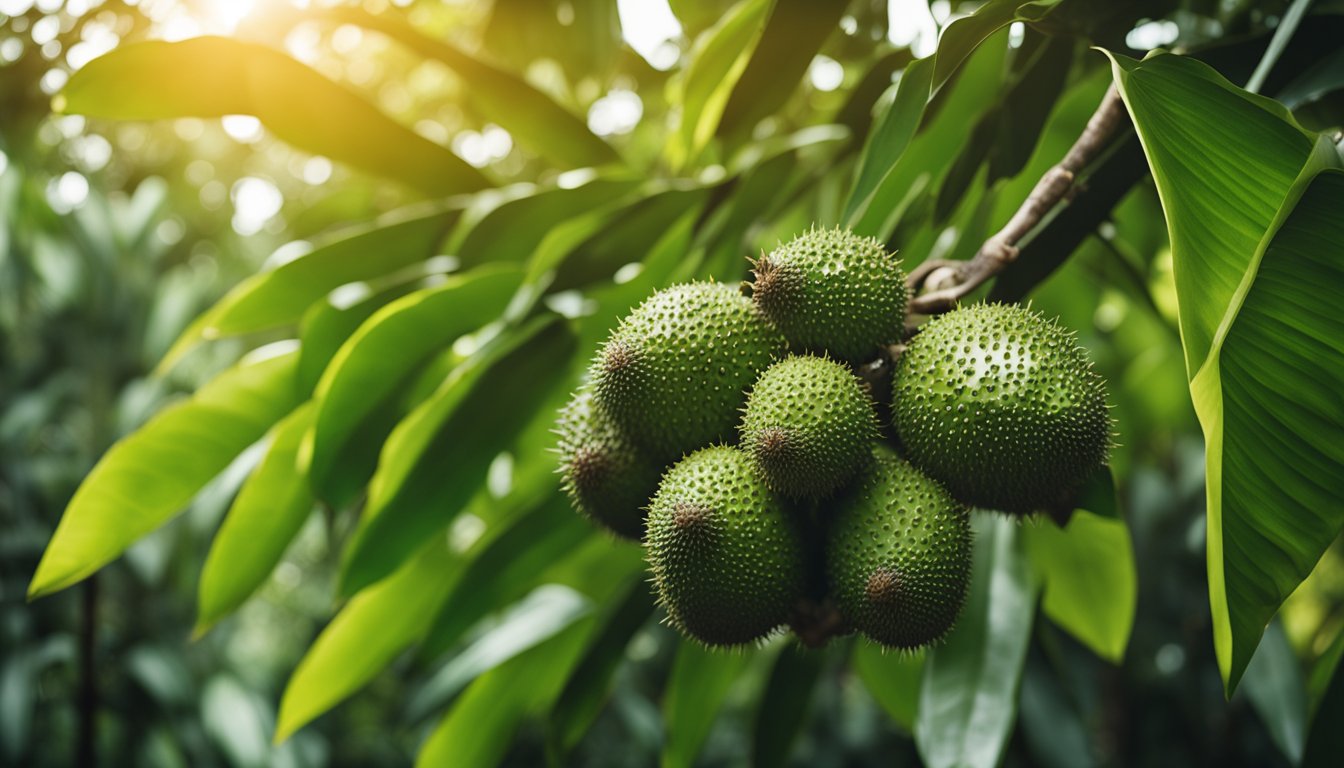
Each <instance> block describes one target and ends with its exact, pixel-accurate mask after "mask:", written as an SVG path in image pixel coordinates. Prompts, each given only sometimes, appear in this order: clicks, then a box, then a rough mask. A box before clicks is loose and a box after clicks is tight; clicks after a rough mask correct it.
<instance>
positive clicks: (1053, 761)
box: [1018, 650, 1098, 768]
mask: <svg viewBox="0 0 1344 768" xmlns="http://www.w3.org/2000/svg"><path fill="white" fill-rule="evenodd" d="M1060 677H1061V674H1060V673H1059V672H1056V671H1055V670H1054V669H1052V668H1051V667H1050V665H1049V663H1048V662H1047V661H1046V658H1045V654H1042V653H1040V652H1039V651H1035V650H1033V651H1032V652H1029V653H1028V654H1027V665H1026V669H1025V670H1024V672H1023V674H1022V693H1021V699H1022V701H1021V707H1020V712H1021V716H1020V719H1019V721H1018V725H1019V727H1020V732H1021V734H1022V736H1023V737H1024V738H1023V741H1025V742H1026V744H1027V747H1028V749H1029V750H1030V754H1031V764H1032V765H1035V766H1040V768H1093V767H1094V766H1096V765H1097V763H1098V761H1097V759H1096V757H1095V756H1094V755H1093V754H1092V752H1093V749H1092V746H1091V743H1090V739H1089V738H1088V731H1087V728H1086V726H1085V725H1084V722H1083V716H1082V713H1080V712H1079V711H1078V702H1077V701H1075V700H1073V697H1071V696H1070V695H1069V694H1070V691H1068V690H1065V687H1064V685H1063V684H1062V682H1061V680H1060Z"/></svg>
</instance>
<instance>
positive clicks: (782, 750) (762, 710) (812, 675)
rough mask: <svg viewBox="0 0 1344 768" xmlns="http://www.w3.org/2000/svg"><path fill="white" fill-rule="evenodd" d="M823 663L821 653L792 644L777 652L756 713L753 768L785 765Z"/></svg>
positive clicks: (805, 715)
mask: <svg viewBox="0 0 1344 768" xmlns="http://www.w3.org/2000/svg"><path fill="white" fill-rule="evenodd" d="M825 663H826V654H825V653H824V652H823V651H820V650H810V649H807V648H801V647H799V646H798V645H797V644H795V643H789V644H788V645H786V646H784V648H783V649H782V650H781V651H780V652H779V656H777V657H776V658H775V664H774V667H773V668H772V669H771V670H770V679H769V680H768V681H767V682H766V686H765V690H764V691H763V692H762V693H761V703H760V706H759V707H758V708H757V710H756V723H755V726H754V734H753V737H752V750H751V751H752V765H756V766H781V765H785V764H786V763H787V762H788V759H789V752H790V751H791V750H792V749H793V745H794V743H795V742H796V741H797V738H798V732H799V730H801V729H802V727H803V724H804V722H805V721H806V719H807V710H808V705H809V704H810V703H811V701H812V691H813V689H814V688H815V687H816V685H817V679H818V678H819V677H820V676H821V671H822V668H823V666H824V665H825Z"/></svg>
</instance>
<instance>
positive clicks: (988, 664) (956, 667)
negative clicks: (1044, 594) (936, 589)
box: [915, 516, 1037, 768]
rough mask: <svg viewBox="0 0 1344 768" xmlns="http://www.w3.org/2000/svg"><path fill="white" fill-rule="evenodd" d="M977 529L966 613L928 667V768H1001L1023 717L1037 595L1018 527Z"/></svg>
mask: <svg viewBox="0 0 1344 768" xmlns="http://www.w3.org/2000/svg"><path fill="white" fill-rule="evenodd" d="M975 523H976V525H975V534H976V536H975V538H976V543H975V563H974V565H973V567H972V570H971V585H970V594H969V595H968V596H967V598H966V606H965V608H963V609H962V612H961V618H959V619H958V620H957V625H956V626H955V627H954V628H953V629H952V631H951V633H949V634H948V636H947V639H946V640H945V641H944V642H943V643H942V644H941V645H938V646H936V647H934V648H932V649H930V650H929V651H928V652H927V653H926V657H925V662H924V681H923V685H922V686H921V688H920V697H919V712H918V714H917V715H916V717H915V745H916V746H918V747H919V754H920V756H921V757H923V758H924V762H925V764H927V765H928V766H929V768H953V767H954V766H955V768H994V766H996V765H998V763H999V760H1000V759H1001V757H1002V755H1003V750H1004V747H1005V746H1007V743H1008V734H1009V733H1010V732H1011V730H1012V726H1013V721H1014V720H1015V719H1016V716H1017V691H1018V684H1019V682H1020V681H1021V677H1022V664H1023V662H1024V661H1025V660H1026V655H1027V643H1028V641H1029V640H1030V638H1031V627H1032V623H1033V619H1034V614H1035V603H1036V591H1037V588H1036V584H1035V582H1034V580H1033V579H1032V575H1031V567H1030V564H1029V563H1028V561H1027V559H1026V557H1025V556H1024V553H1023V542H1022V540H1021V536H1020V531H1019V529H1018V527H1017V523H1016V522H1015V521H1012V520H1009V519H1007V518H1006V517H1003V516H994V517H977V519H976V520H975Z"/></svg>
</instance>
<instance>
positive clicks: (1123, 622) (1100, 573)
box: [1024, 509, 1138, 664]
mask: <svg viewBox="0 0 1344 768" xmlns="http://www.w3.org/2000/svg"><path fill="white" fill-rule="evenodd" d="M1024 533H1025V534H1026V536H1025V538H1026V546H1027V552H1028V557H1029V558H1030V560H1031V564H1032V567H1033V568H1034V569H1035V570H1036V573H1037V577H1038V579H1039V580H1040V582H1041V584H1042V585H1043V589H1044V597H1043V599H1042V600H1041V610H1042V611H1044V612H1045V615H1046V616H1048V617H1050V620H1051V621H1053V622H1055V623H1056V624H1058V625H1059V626H1060V627H1062V628H1063V629H1064V630H1065V631H1067V632H1068V633H1069V634H1071V635H1073V636H1074V637H1076V638H1078V640H1080V641H1081V642H1082V643H1083V644H1084V645H1086V646H1087V647H1088V648H1091V649H1092V651H1093V652H1095V653H1096V654H1097V655H1098V656H1101V657H1102V658H1104V659H1106V660H1107V661H1110V662H1112V663H1114V664H1119V663H1120V662H1121V661H1122V660H1123V659H1124V657H1125V647H1126V646H1127V645H1128V644H1129V634H1130V630H1131V629H1132V628H1133V626H1134V611H1135V606H1136V604H1137V602H1138V577H1137V575H1136V572H1135V566H1134V548H1133V545H1132V544H1131V543H1130V538H1129V528H1128V527H1127V526H1126V525H1125V522H1124V521H1123V520H1120V519H1118V518H1107V517H1101V516H1099V515H1095V514H1093V513H1091V512H1089V511H1087V510H1084V509H1079V510H1077V511H1075V512H1074V513H1073V516H1072V517H1071V518H1070V519H1069V522H1068V525H1067V526H1065V527H1064V528H1063V529H1060V528H1058V527H1057V526H1055V525H1053V524H1051V523H1044V522H1043V523H1041V524H1039V525H1037V526H1035V527H1032V528H1028V529H1026V530H1025V531H1024Z"/></svg>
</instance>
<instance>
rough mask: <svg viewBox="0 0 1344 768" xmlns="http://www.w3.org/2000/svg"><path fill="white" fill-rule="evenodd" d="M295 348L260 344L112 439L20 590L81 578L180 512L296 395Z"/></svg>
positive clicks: (37, 590)
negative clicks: (189, 393)
mask: <svg viewBox="0 0 1344 768" xmlns="http://www.w3.org/2000/svg"><path fill="white" fill-rule="evenodd" d="M298 357H299V354H298V350H296V349H292V348H291V349H287V350H285V351H281V348H279V347H270V348H263V350H260V351H258V352H257V353H254V354H253V355H251V356H249V357H248V358H245V359H244V360H243V361H242V362H240V363H239V364H238V365H237V366H235V367H234V368H231V369H229V370H228V371H225V372H224V373H223V374H221V375H220V376H219V377H217V378H216V379H214V380H213V381H211V382H210V383H208V384H206V385H205V386H204V387H201V389H200V390H199V391H197V392H196V394H194V395H192V396H191V397H190V398H189V399H187V400H185V401H183V402H180V403H177V404H175V405H172V406H169V407H168V408H166V409H165V410H164V411H162V412H161V413H159V414H158V415H156V416H155V417H154V418H153V419H151V420H150V421H149V422H148V423H147V424H145V425H144V426H143V427H141V428H140V429H139V430H137V431H136V432H134V433H132V434H131V435H129V436H128V437H126V438H124V439H122V440H121V441H120V442H118V443H117V444H116V445H113V446H112V447H111V448H110V449H109V450H108V452H107V454H106V455H104V456H103V458H102V460H100V461H99V462H98V464H97V466H95V467H94V468H93V471H92V472H90V473H89V475H88V477H86V478H85V479H84V482H83V483H82V484H81V485H80V486H79V490H77V491H76V492H75V496H74V498H73V499H71V500H70V505H69V506H68V507H66V510H65V514H64V515H63V516H62V517H61V522H60V524H59V525H58V526H57V527H56V533H55V534H54V535H53V536H52V537H51V543H49V544H48V545H47V551H46V552H45V553H44V554H43V555H42V561H41V563H39V564H38V566H37V573H36V575H34V576H33V581H32V584H31V585H29V587H28V596H29V598H34V597H39V596H41V595H46V594H50V593H52V592H55V591H57V590H59V589H64V588H65V587H68V586H70V585H71V584H74V583H75V582H77V581H79V580H81V579H83V578H84V577H85V576H88V575H89V574H91V573H93V572H94V571H96V570H98V569H99V568H101V567H102V566H103V565H105V564H107V563H108V562H110V561H111V560H112V559H113V558H115V557H116V556H117V555H120V554H121V553H122V551H123V550H125V549H126V547H128V546H130V544H131V543H132V542H134V541H135V540H136V539H138V538H140V537H141V536H144V535H145V534H147V533H149V532H150V531H152V530H154V529H155V528H158V527H159V526H160V525H162V524H163V523H165V522H167V521H168V519H169V518H171V517H172V516H173V515H175V514H177V513H178V512H179V511H181V510H182V508H183V507H184V506H186V504H187V502H189V501H191V499H192V497H193V496H195V495H196V492H197V491H199V490H200V489H201V487H202V486H204V485H205V484H206V483H207V482H209V481H210V480H211V478H213V477H215V476H216V475H218V474H219V473H220V472H221V471H223V469H224V468H225V467H227V466H228V465H229V463H230V462H232V461H233V460H234V459H235V458H237V456H238V454H240V453H242V451H243V449H245V448H247V447H248V446H249V445H251V444H253V443H255V442H256V441H258V440H260V439H261V438H262V436H263V435H265V434H266V430H268V429H270V428H271V426H272V425H273V424H275V422H277V421H279V420H280V419H281V418H283V417H284V416H285V414H287V413H289V412H290V411H291V410H293V409H294V407H295V406H296V405H297V404H298V397H297V395H296V393H297V387H296V386H295V381H294V372H295V367H296V364H297V362H298Z"/></svg>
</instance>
